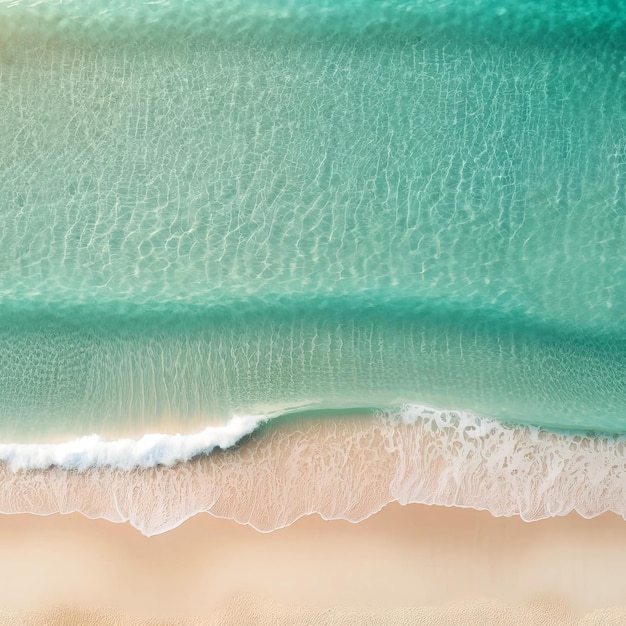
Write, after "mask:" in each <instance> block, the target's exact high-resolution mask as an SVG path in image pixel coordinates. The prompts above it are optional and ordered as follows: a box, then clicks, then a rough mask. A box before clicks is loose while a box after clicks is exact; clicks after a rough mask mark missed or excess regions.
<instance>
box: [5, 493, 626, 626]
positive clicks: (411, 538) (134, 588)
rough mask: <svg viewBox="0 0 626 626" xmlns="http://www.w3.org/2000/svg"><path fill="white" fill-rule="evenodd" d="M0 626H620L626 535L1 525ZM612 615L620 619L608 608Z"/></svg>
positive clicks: (402, 519)
mask: <svg viewBox="0 0 626 626" xmlns="http://www.w3.org/2000/svg"><path fill="white" fill-rule="evenodd" d="M0 553H1V554H2V555H3V558H2V559H1V560H0V582H1V585H0V606H2V607H3V613H2V619H0V623H1V624H12V625H13V624H25V625H26V624H29V625H30V624H32V625H33V626H35V625H36V626H38V625H40V624H42V625H43V624H46V625H57V624H58V625H61V624H63V625H68V626H69V625H71V626H73V625H75V624H76V625H78V624H99V625H109V624H111V625H113V624H115V625H117V624H133V625H134V624H137V625H139V624H141V625H148V624H150V625H156V624H159V625H161V624H163V625H165V624H172V625H173V624H181V625H182V624H185V625H190V626H191V625H195V624H207V625H213V624H216V625H217V624H220V625H221V624H233V625H234V624H253V623H260V624H295V625H299V624H302V625H304V624H320V623H328V624H436V625H439V624H465V623H472V624H485V625H486V624H507V625H508V624H511V625H513V624H520V625H521V624H526V625H533V624H537V625H541V626H544V625H546V624H555V625H556V624H559V625H560V624H565V625H568V624H571V625H572V626H573V625H574V624H576V625H582V624H623V623H626V580H624V577H623V563H624V562H625V559H626V525H625V524H624V521H623V520H621V519H620V518H618V517H617V516H615V515H612V514H607V515H604V516H601V517H598V518H595V519H592V520H585V519H582V518H580V517H578V516H576V515H570V516H567V517H562V518H553V519H549V520H545V521H541V522H534V523H526V522H523V521H522V520H520V519H518V518H494V517H492V516H491V515H490V514H488V513H486V512H478V511H474V510H469V509H449V508H439V507H427V506H407V507H401V506H399V505H391V506H389V507H387V508H386V509H384V510H383V511H382V512H381V513H379V514H377V515H375V516H373V517H371V518H370V519H368V520H366V521H364V522H362V523H359V524H351V523H349V522H344V521H334V522H329V521H323V520H321V519H320V518H319V517H317V516H311V517H308V518H303V519H301V520H299V521H298V522H296V523H295V524H293V525H292V526H290V527H288V528H285V529H282V530H279V531H275V532H273V533H268V534H263V533H259V532H258V531H255V530H254V529H252V528H250V527H247V526H241V525H238V524H236V523H234V522H232V521H231V520H219V519H216V518H213V517H211V516H209V515H206V514H204V515H198V516H196V517H195V518H193V519H191V520H190V521H188V522H187V523H185V524H183V525H182V526H181V527H180V528H178V529H176V530H173V531H171V532H168V533H165V534H163V535H159V536H155V537H150V538H148V537H145V536H143V535H141V534H140V533H139V532H137V531H136V530H135V529H133V528H132V527H130V526H129V525H127V524H112V523H110V522H107V521H104V520H89V519H87V518H84V517H82V516H80V515H77V514H73V515H66V516H60V515H54V516H49V517H36V516H31V515H13V516H2V517H0ZM620 606H621V607H622V608H620Z"/></svg>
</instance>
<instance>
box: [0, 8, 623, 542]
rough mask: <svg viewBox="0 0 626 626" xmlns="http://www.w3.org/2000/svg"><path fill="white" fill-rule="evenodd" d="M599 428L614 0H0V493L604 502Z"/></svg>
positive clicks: (608, 339) (615, 157)
mask: <svg viewBox="0 0 626 626" xmlns="http://www.w3.org/2000/svg"><path fill="white" fill-rule="evenodd" d="M432 407H436V408H432ZM625 435H626V10H625V9H624V7H623V5H622V3H621V2H617V1H615V2H592V1H588V2H582V1H581V2H578V1H577V2H568V3H566V4H563V3H560V2H538V1H537V2H535V1H530V0H529V1H525V2H513V1H512V0H510V1H506V0H500V1H498V2H496V1H489V0H484V1H479V0H475V1H472V2H470V1H457V2H450V1H446V0H441V1H437V0H429V1H426V0H424V1H422V2H419V1H413V2H403V1H393V0H389V1H387V2H383V3H381V2H374V1H372V0H352V1H345V2H338V1H337V0H332V1H331V0H326V1H324V2H308V1H305V0H302V1H296V0H292V1H287V0H263V1H261V0H256V1H255V0H239V1H237V2H225V1H221V0H203V1H194V2H182V0H170V1H166V0H164V1H163V2H144V1H142V0H132V1H130V0H114V1H112V2H102V1H100V0H83V1H81V2H78V1H75V2H72V1H70V2H61V1H55V0H43V1H37V2H31V1H27V0H12V1H10V2H8V1H2V0H0V460H3V461H4V462H5V465H4V466H3V470H2V472H3V473H2V476H1V477H0V478H1V480H0V510H4V511H16V510H30V511H33V512H52V511H54V510H63V511H68V510H74V509H79V510H82V511H83V512H85V513H86V514H89V515H92V516H105V517H109V518H110V519H116V520H118V521H120V520H122V519H130V520H131V521H132V522H133V523H134V524H135V525H136V526H138V527H139V528H141V529H142V530H143V531H144V532H146V533H148V534H150V533H153V532H160V531H162V530H167V529H168V528H171V527H173V526H175V525H177V524H178V523H180V522H181V521H182V520H183V519H185V518H186V517H189V515H192V514H194V513H196V512H198V511H201V510H211V511H212V512H213V513H214V514H217V515H221V516H230V517H233V518H235V519H238V520H239V521H244V522H248V523H252V524H254V525H255V526H256V527H258V528H261V529H264V530H268V529H271V528H275V527H278V526H281V525H285V524H286V523H289V522H290V521H293V520H294V519H296V518H297V517H298V516H300V515H302V514H306V513H310V512H314V511H316V512H320V513H322V514H323V515H324V516H326V517H345V518H347V519H362V518H363V517H366V516H367V515H368V514H371V513H372V512H374V511H376V510H378V509H379V508H380V507H381V506H383V505H384V504H386V503H387V502H389V501H392V500H398V501H401V502H403V503H408V502H417V501H421V502H429V503H440V504H448V505H450V504H456V505H458V506H473V507H476V508H487V509H489V510H491V511H492V512H494V513H495V514H499V515H512V514H519V515H522V516H524V517H525V518H526V519H537V518H539V517H545V516H547V515H556V514H563V513H564V512H567V511H569V510H572V509H577V510H579V511H580V512H582V513H583V514H585V515H594V514H598V513H599V512H602V511H603V510H607V509H611V510H616V511H617V512H620V513H621V514H625V512H624V511H622V508H623V506H622V505H621V504H620V502H621V501H622V500H624V497H625V496H626V466H624V463H623V461H620V458H621V456H620V455H621V454H622V452H623V448H624V445H625V441H626V439H625ZM355 442H356V443H355ZM279 460H280V462H279ZM225 467H228V471H226V470H225V469H224V468H225ZM307 467H308V468H309V470H310V472H313V473H310V472H309V473H308V474H307V471H309V470H307V471H305V470H304V469H303V468H307ZM346 467H351V468H352V469H351V470H350V472H351V473H350V476H351V479H350V480H348V478H347V477H346V475H345V472H346V471H347V470H346ZM281 468H282V469H281ZM289 468H291V469H289ZM297 468H299V469H297ZM372 468H379V470H380V471H377V472H374V470H373V469H372ZM75 470H80V474H76V473H75ZM296 470H297V471H296ZM280 472H286V474H285V476H284V477H283V479H281V480H280V481H278V482H279V484H280V486H281V487H280V488H278V487H272V486H271V480H270V478H267V479H262V478H261V477H263V476H265V477H271V476H277V475H278V474H280ZM342 472H343V474H342ZM216 473H217V476H218V477H219V480H218V478H216ZM370 474H371V475H370ZM467 475H471V476H473V477H474V478H473V479H472V480H470V481H469V482H468V479H467ZM305 476H307V478H306V481H307V483H308V484H311V485H314V487H312V488H313V489H316V490H317V491H315V493H309V492H308V491H307V492H306V493H308V496H307V498H304V499H302V498H301V497H300V496H298V495H297V494H298V493H299V491H301V487H302V484H304V483H303V481H304V477H305ZM478 476H482V478H481V479H480V481H479V480H478V478H477V477H478ZM164 477H165V478H164ZM225 477H227V478H228V479H227V478H225ZM264 480H265V482H263V481H264ZM68 481H69V482H68ZM71 481H78V482H77V483H76V485H78V484H79V483H80V481H84V483H85V484H83V486H82V487H80V488H79V486H75V487H72V488H71V489H70V488H69V487H68V484H69V483H70V482H71ZM120 481H121V482H120ZM124 481H126V482H124ZM133 481H135V482H133ZM136 481H139V483H137V482H136ZM220 481H221V482H220ZM268 481H269V482H268ZM478 482H480V488H479V486H478ZM72 484H74V483H72ZM81 484H82V483H81ZM138 484H140V485H141V486H140V487H138V486H137V485H138ZM288 484H289V485H300V487H298V488H295V487H294V488H293V489H291V488H289V489H288V488H287V486H286V485H288ZM37 485H39V487H37V488H39V489H44V487H42V485H47V489H48V494H47V495H46V492H45V490H44V491H42V492H41V495H40V496H37V497H35V496H33V493H35V491H33V490H36V489H35V488H36V486H37ZM85 485H86V486H85ZM94 485H98V486H97V487H96V486H94ZM107 485H108V487H107ZM113 485H126V487H125V488H126V489H128V490H130V492H131V493H133V494H135V495H136V500H137V501H127V503H126V505H123V504H120V502H122V501H124V500H125V498H126V500H128V496H123V489H124V488H123V487H121V486H120V487H119V491H115V489H113ZM132 485H134V486H132ZM164 485H165V486H164ZM202 485H204V487H203V486H202ZM207 485H209V486H207ZM216 485H221V487H220V488H219V489H218V487H217V486H216ZM263 485H265V486H263ZM346 485H349V486H350V487H349V489H348V488H347V487H346ZM503 485H506V489H504V491H503ZM574 485H579V487H574ZM81 489H83V491H84V490H89V489H91V490H92V491H93V492H94V493H95V492H96V491H98V490H101V493H100V496H98V497H96V496H95V495H93V494H92V496H88V495H85V494H83V495H80V493H82V491H81ZM116 489H117V488H116ZM207 489H212V490H213V491H211V494H212V495H211V494H208V492H207V491H206V490H207ZM220 489H221V491H220ZM52 493H54V494H56V495H54V496H52V495H50V494H52ZM112 493H116V495H115V496H114V500H115V503H114V504H111V500H110V498H111V497H113V496H111V494H112ZM330 493H332V494H334V495H332V496H329V494H330ZM25 494H27V495H25ZM68 494H73V495H68ZM137 494H143V495H137ZM181 494H183V495H181ZM184 494H186V495H184ZM194 494H195V495H194ZM198 494H204V495H202V497H201V496H200V495H198ZM207 494H208V495H207ZM234 494H237V495H236V496H235V495H234ZM260 494H263V496H261V495H260ZM503 494H505V495H503ZM594 494H595V495H594ZM598 494H599V495H598ZM90 498H91V499H90ZM98 498H100V499H98ZM164 498H165V499H164ZM168 498H169V499H168ZM199 498H200V499H199ZM202 498H204V500H203V499H202ZM329 498H330V500H331V501H330V503H329ZM95 502H98V503H99V504H94V503H95ZM155 502H156V503H158V504H154V503H155ZM216 502H218V504H216ZM219 502H221V504H219ZM259 502H263V503H264V504H263V505H260V504H259ZM250 503H255V504H254V505H253V504H250ZM250 506H253V508H254V507H256V508H254V510H251V509H250ZM112 511H113V512H112ZM150 511H151V512H152V513H149V512H150Z"/></svg>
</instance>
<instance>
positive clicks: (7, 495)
mask: <svg viewBox="0 0 626 626" xmlns="http://www.w3.org/2000/svg"><path fill="white" fill-rule="evenodd" d="M253 422H254V420H250V421H249V422H248V426H249V427H252V425H253ZM243 430H245V429H242V431H243ZM625 454H626V437H625V436H623V435H622V436H617V435H613V436H611V435H607V436H602V437H595V436H592V435H583V434H572V433H555V432H548V431H545V430H541V429H539V428H534V427H527V426H511V425H506V424H502V423H500V422H498V421H496V420H493V419H487V418H484V417H480V416H478V415H476V414H473V413H469V412H463V411H451V410H448V411H446V410H438V409H432V408H430V407H426V406H419V405H405V406H402V407H396V408H392V409H389V410H386V411H379V412H377V413H376V414H375V415H374V416H373V417H372V416H369V417H367V418H363V417H360V418H354V419H349V418H346V417H344V418H342V419H319V420H315V419H308V420H304V419H302V420H298V419H294V420H286V423H283V424H280V425H279V426H278V427H276V428H273V427H267V428H264V429H263V430H262V431H259V432H258V433H257V434H256V435H255V434H253V435H252V436H251V437H249V438H248V439H247V440H246V441H245V442H242V443H241V445H238V446H232V447H230V448H228V449H226V450H224V451H223V452H220V453H214V454H211V455H202V456H199V457H198V458H196V459H195V460H192V461H190V462H187V463H180V464H177V465H175V466H173V467H165V466H163V465H160V466H156V467H152V468H147V469H137V470H135V471H130V472H128V471H124V470H120V469H115V468H113V467H96V468H92V469H89V470H87V471H85V472H76V471H68V470H66V469H63V468H61V467H53V468H51V469H48V470H31V471H17V472H16V471H13V470H12V469H11V468H10V467H9V466H8V465H6V464H0V511H2V512H5V513H17V512H31V513H38V514H50V513H57V512H61V513H69V512H74V511H79V512H81V513H83V514H85V515H87V516H89V517H92V518H96V517H97V518H106V519H108V520H111V521H114V522H130V523H131V524H132V525H133V526H134V527H136V528H137V529H139V530H140V531H141V532H142V533H144V534H146V535H153V534H157V533H162V532H165V531H168V530H171V529H172V528H175V527H176V526H178V525H180V524H181V523H183V522H184V521H185V520H186V519H188V518H189V517H192V516H193V515H196V514H197V513H201V512H207V513H210V514H212V515H214V516H217V517H224V518H229V519H233V520H235V521H237V522H239V523H242V524H249V525H251V526H253V527H255V528H256V529H258V530H261V531H271V530H275V529H278V528H282V527H284V526H287V525H289V524H291V523H293V522H294V521H295V520H297V519H298V518H299V517H302V516H303V515H307V514H312V513H318V514H319V515H321V516H322V517H323V518H325V519H344V520H349V521H352V522H358V521H361V520H363V519H365V518H367V517H369V516H370V515H372V514H373V513H376V512H377V511H379V510H380V509H381V508H382V507H384V506H385V505H387V504H388V503H390V502H394V501H397V502H399V503H401V504H411V503H424V504H437V505H444V506H460V507H470V508H475V509H486V510H488V511H490V512H491V513H492V514H494V515H497V516H513V515H519V516H521V517H522V518H523V519H524V520H527V521H531V520H538V519H543V518H546V517H551V516H559V515H565V514H567V513H569V512H570V511H578V513H580V514H581V515H582V516H584V517H593V516H596V515H599V514H600V513H603V512H605V511H614V512H615V513H617V514H619V515H621V516H622V517H625V518H626V467H625V466H624V461H623V459H624V455H625Z"/></svg>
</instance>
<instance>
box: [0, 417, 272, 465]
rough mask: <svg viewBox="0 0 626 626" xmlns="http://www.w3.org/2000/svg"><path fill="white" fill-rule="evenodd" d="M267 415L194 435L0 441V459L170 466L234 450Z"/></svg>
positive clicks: (23, 462)
mask: <svg viewBox="0 0 626 626" xmlns="http://www.w3.org/2000/svg"><path fill="white" fill-rule="evenodd" d="M267 419H268V418H267V416H265V415H245V416H235V417H233V418H231V419H230V421H229V422H228V423H227V424H225V425H224V426H210V427H208V428H206V429H205V430H203V431H202V432H200V433H196V434H193V435H181V434H176V435H165V434H159V433H154V434H148V435H144V436H143V437H141V438H140V439H130V438H128V439H119V440H117V441H104V440H102V439H101V438H100V437H99V436H98V435H92V436H89V437H79V438H78V439H75V440H74V441H68V442H65V443H59V444H33V443H13V444H6V443H5V444H0V461H4V462H6V463H8V465H9V467H10V468H11V469H12V470H13V471H19V470H29V469H46V468H48V467H51V466H56V467H60V468H63V469H70V470H79V471H85V470H86V469H89V468H91V467H111V468H115V469H120V470H126V471H128V470H132V469H136V468H144V469H145V468H149V467H156V466H157V465H165V466H167V467H171V466H173V465H176V464H177V463H182V462H185V461H188V460H189V459H191V458H193V457H195V456H198V455H199V454H206V453H209V452H211V451H212V450H214V449H215V448H222V449H226V448H229V447H230V446H232V445H234V444H235V443H237V441H239V440H240V439H241V438H242V437H245V436H246V435H249V434H250V433H251V432H253V431H254V430H255V429H256V428H257V427H258V426H259V425H260V424H262V423H263V422H265V421H266V420H267Z"/></svg>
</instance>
